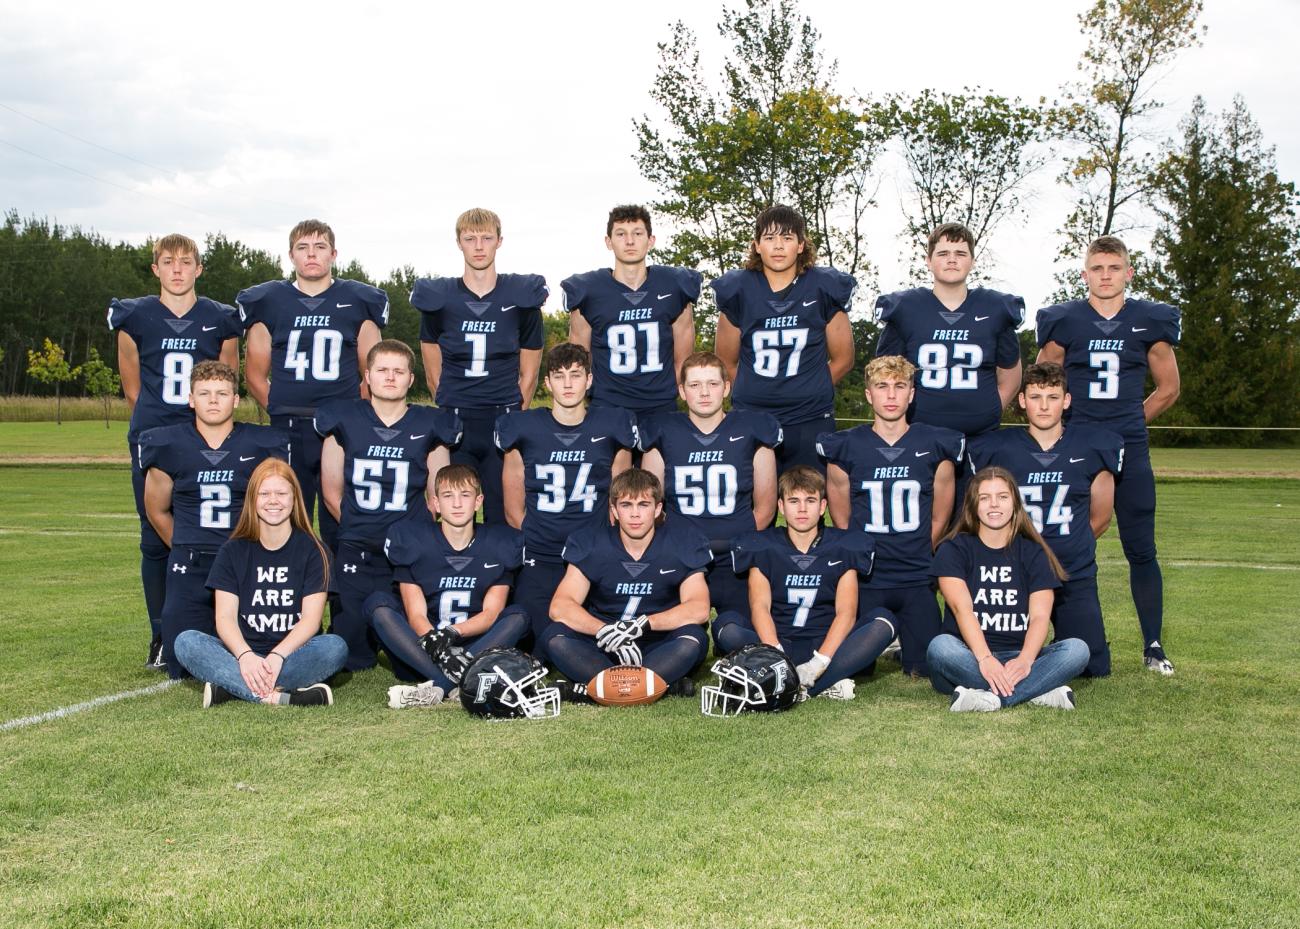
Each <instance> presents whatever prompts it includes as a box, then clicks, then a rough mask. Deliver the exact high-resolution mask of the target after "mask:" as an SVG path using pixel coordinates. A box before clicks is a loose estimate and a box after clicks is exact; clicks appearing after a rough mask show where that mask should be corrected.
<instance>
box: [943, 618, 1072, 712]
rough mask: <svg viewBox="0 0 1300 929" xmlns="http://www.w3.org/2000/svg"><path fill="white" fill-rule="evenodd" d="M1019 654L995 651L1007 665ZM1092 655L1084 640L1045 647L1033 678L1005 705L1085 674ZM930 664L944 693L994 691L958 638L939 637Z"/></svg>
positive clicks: (1033, 669)
mask: <svg viewBox="0 0 1300 929" xmlns="http://www.w3.org/2000/svg"><path fill="white" fill-rule="evenodd" d="M1019 654H1020V649H1017V648H1013V649H1003V650H1001V651H994V652H993V657H994V658H996V659H997V660H998V661H1002V662H1007V661H1010V660H1011V659H1012V658H1015V657H1016V656H1017V655H1019ZM1089 656H1090V652H1089V650H1088V646H1087V644H1086V643H1085V642H1084V641H1083V640H1082V639H1061V640H1059V641H1056V642H1053V643H1052V644H1051V645H1044V646H1043V649H1042V651H1040V652H1039V653H1038V657H1037V658H1035V659H1034V663H1033V665H1032V666H1031V667H1030V669H1029V676H1028V677H1026V678H1025V679H1024V680H1023V681H1021V682H1020V683H1019V684H1017V685H1016V687H1015V690H1014V691H1012V693H1011V696H1009V697H1002V698H1001V699H1002V705H1003V706H1004V707H1007V706H1015V705H1016V704H1017V703H1024V702H1025V701H1026V700H1032V699H1033V698H1034V697H1037V696H1040V695H1041V694H1045V693H1047V692H1048V691H1049V690H1055V689H1056V688H1057V687H1060V686H1061V685H1062V684H1068V683H1069V682H1070V681H1071V680H1073V679H1074V678H1076V677H1078V676H1079V675H1080V674H1082V673H1083V669H1084V668H1085V667H1087V665H1088V658H1089ZM926 661H927V662H928V663H929V665H930V683H931V684H933V685H934V689H935V690H937V691H939V693H941V694H950V693H952V692H953V690H954V688H956V687H958V686H961V687H974V688H976V689H977V690H992V688H990V687H989V682H988V681H986V680H984V675H983V674H980V666H979V662H978V661H976V660H975V654H974V652H972V651H971V650H970V649H969V648H968V647H967V645H966V643H965V642H963V641H962V640H961V639H959V638H957V636H955V635H949V634H948V633H946V632H945V633H943V634H941V635H937V636H935V637H934V639H933V640H932V641H931V642H930V647H929V649H928V650H927V651H926Z"/></svg>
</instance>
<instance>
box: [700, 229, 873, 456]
mask: <svg viewBox="0 0 1300 929" xmlns="http://www.w3.org/2000/svg"><path fill="white" fill-rule="evenodd" d="M816 257H817V251H816V247H815V246H814V245H813V243H812V242H810V241H808V235H807V225H806V223H805V222H804V218H803V216H801V215H800V214H799V213H798V212H797V211H796V210H793V209H791V208H790V207H788V206H774V207H770V208H768V209H766V210H764V211H763V212H762V213H761V214H759V217H758V219H757V221H756V222H755V223H754V240H753V241H752V242H751V243H750V247H749V261H748V263H747V264H746V265H745V268H744V269H743V270H740V271H728V272H727V273H726V274H724V275H722V277H720V278H718V279H717V280H715V281H713V282H712V283H711V284H710V285H709V286H710V287H712V288H713V292H714V294H715V296H716V297H717V300H718V329H717V337H716V339H715V342H714V351H716V352H717V354H718V357H719V358H721V359H722V360H723V361H724V362H725V363H726V365H727V370H728V372H729V373H730V374H731V375H732V377H733V379H734V380H735V384H736V387H735V395H734V396H733V398H732V406H733V407H734V408H735V409H738V410H760V411H763V412H766V413H771V414H772V415H773V416H775V417H776V418H777V419H778V420H779V421H780V423H781V429H782V430H783V432H784V438H783V439H782V442H781V446H780V448H779V449H777V470H778V472H780V471H784V470H785V469H786V468H790V467H793V466H794V465H797V464H806V465H809V466H811V467H815V468H817V469H818V470H820V469H821V468H822V467H823V465H822V463H821V462H820V461H819V460H818V458H817V453H816V438H817V436H818V434H820V433H822V432H826V431H827V430H830V429H834V428H835V385H836V384H838V383H839V382H840V379H841V378H843V377H844V375H845V374H848V372H849V369H850V368H852V367H853V330H852V328H851V327H850V326H849V317H848V311H849V309H850V307H851V306H852V303H853V291H854V288H855V287H856V286H857V282H856V281H855V280H854V279H853V277H852V276H851V275H848V274H845V273H844V272H843V271H836V270H835V269H834V268H819V267H817V266H816V265H815V264H814V262H815V261H816Z"/></svg>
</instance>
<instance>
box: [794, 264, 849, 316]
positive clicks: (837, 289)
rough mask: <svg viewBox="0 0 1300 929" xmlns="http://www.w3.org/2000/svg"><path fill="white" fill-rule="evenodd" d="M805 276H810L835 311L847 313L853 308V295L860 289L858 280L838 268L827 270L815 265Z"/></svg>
mask: <svg viewBox="0 0 1300 929" xmlns="http://www.w3.org/2000/svg"><path fill="white" fill-rule="evenodd" d="M804 274H806V275H809V276H810V277H811V279H812V281H814V282H815V283H816V285H817V289H818V290H820V291H821V293H822V296H824V297H825V298H826V299H827V300H828V301H830V303H831V304H832V306H833V307H834V308H835V309H840V310H844V311H845V312H846V313H847V312H848V311H849V310H850V309H852V308H853V294H854V291H856V290H857V289H858V279H857V278H855V277H854V276H853V275H852V274H846V273H845V272H843V271H841V270H839V269H838V268H825V267H822V266H821V265H813V266H812V267H811V268H809V269H808V270H807V271H805V272H804Z"/></svg>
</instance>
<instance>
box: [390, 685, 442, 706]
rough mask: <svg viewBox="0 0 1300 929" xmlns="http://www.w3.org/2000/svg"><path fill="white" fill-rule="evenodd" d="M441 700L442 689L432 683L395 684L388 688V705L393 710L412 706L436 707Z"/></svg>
mask: <svg viewBox="0 0 1300 929" xmlns="http://www.w3.org/2000/svg"><path fill="white" fill-rule="evenodd" d="M442 698H443V693H442V688H441V687H438V686H437V685H436V684H434V683H433V681H425V682H424V683H423V684H415V685H411V684H396V685H394V686H392V687H390V688H388V705H389V706H391V707H392V708H393V709H395V710H402V709H406V708H408V707H413V706H437V705H438V704H439V703H441V702H442Z"/></svg>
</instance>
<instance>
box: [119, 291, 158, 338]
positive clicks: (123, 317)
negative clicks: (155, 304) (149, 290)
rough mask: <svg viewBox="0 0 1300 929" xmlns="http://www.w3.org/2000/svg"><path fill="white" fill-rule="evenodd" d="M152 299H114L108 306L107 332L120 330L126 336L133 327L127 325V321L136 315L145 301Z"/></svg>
mask: <svg viewBox="0 0 1300 929" xmlns="http://www.w3.org/2000/svg"><path fill="white" fill-rule="evenodd" d="M151 299H153V298H152V297H127V298H125V299H122V298H118V297H114V298H113V299H112V300H110V301H109V304H108V331H109V332H115V331H117V330H118V329H122V330H124V331H125V332H127V333H128V334H129V333H130V332H131V330H132V329H133V328H135V327H134V326H131V325H128V324H127V320H129V319H130V318H131V317H132V316H134V315H135V314H136V312H137V311H138V310H139V309H140V307H141V306H143V305H144V302H145V301H146V300H151Z"/></svg>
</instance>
